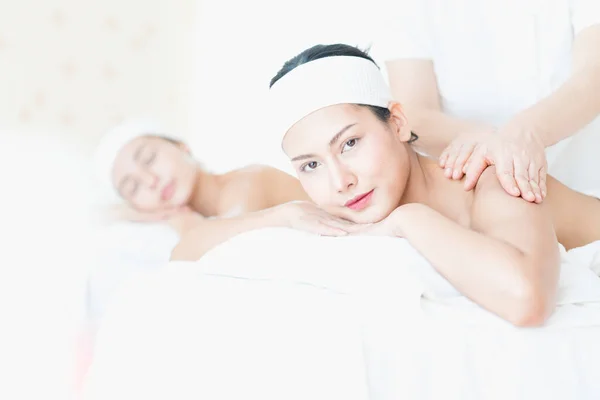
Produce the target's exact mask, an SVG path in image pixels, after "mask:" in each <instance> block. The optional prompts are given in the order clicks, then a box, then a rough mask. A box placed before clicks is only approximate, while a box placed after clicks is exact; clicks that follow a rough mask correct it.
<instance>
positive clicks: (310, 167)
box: [300, 161, 319, 172]
mask: <svg viewBox="0 0 600 400" xmlns="http://www.w3.org/2000/svg"><path fill="white" fill-rule="evenodd" d="M318 166H319V163H318V162H316V161H309V162H307V163H306V164H304V165H302V166H301V167H300V171H302V172H310V171H313V170H314V169H315V168H317V167H318Z"/></svg>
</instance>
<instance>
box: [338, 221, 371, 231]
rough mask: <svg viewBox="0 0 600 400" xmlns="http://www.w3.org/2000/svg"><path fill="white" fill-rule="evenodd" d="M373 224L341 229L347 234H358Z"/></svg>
mask: <svg viewBox="0 0 600 400" xmlns="http://www.w3.org/2000/svg"><path fill="white" fill-rule="evenodd" d="M372 225H373V224H354V223H353V224H349V225H345V226H343V227H341V229H343V230H345V231H346V232H348V233H354V232H360V231H361V230H365V229H368V228H369V227H370V226H372Z"/></svg>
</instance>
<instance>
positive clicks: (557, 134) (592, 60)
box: [514, 24, 600, 147]
mask: <svg viewBox="0 0 600 400" xmlns="http://www.w3.org/2000/svg"><path fill="white" fill-rule="evenodd" d="M598 114H600V24H598V25H593V26H591V27H588V28H586V29H584V30H582V31H581V32H580V33H579V34H578V35H577V36H576V37H575V41H574V43H573V73H572V75H571V77H570V78H569V79H568V80H567V81H566V82H565V83H564V84H563V85H561V86H560V87H559V88H558V89H557V90H556V91H555V92H554V93H552V94H551V95H550V96H548V97H546V98H544V99H542V100H541V101H539V102H538V103H537V104H535V105H533V106H532V107H530V108H528V109H525V110H523V111H522V112H520V113H519V114H517V115H516V116H515V118H514V122H515V123H516V124H517V125H520V126H523V127H527V128H528V129H531V130H533V131H534V132H535V134H536V136H537V137H538V139H539V140H540V141H541V142H542V143H543V144H544V146H546V147H547V146H551V145H553V144H555V143H557V142H559V141H561V140H562V139H565V138H567V137H569V136H572V135H573V134H575V133H577V131H579V130H580V129H581V128H583V127H585V126H586V125H587V124H588V123H590V122H591V121H592V120H593V119H594V118H595V117H596V116H597V115H598Z"/></svg>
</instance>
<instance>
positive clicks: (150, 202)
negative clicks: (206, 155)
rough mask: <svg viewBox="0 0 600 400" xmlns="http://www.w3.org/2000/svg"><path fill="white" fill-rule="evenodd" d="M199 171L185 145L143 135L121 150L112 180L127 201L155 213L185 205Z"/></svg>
mask: <svg viewBox="0 0 600 400" xmlns="http://www.w3.org/2000/svg"><path fill="white" fill-rule="evenodd" d="M196 171H197V170H196V165H195V163H194V160H193V159H192V158H191V156H190V155H189V152H188V151H187V149H186V148H185V146H184V145H183V144H177V143H172V142H170V141H168V140H165V139H163V138H160V137H153V136H144V137H139V138H136V139H134V140H132V141H131V142H129V143H127V144H126V145H125V146H124V147H123V148H122V149H121V151H120V152H119V154H118V155H117V158H116V160H115V164H114V168H113V174H112V178H113V184H114V185H115V187H116V188H117V190H118V192H119V194H120V195H121V196H122V197H123V198H124V199H125V200H126V201H127V202H129V203H130V204H131V205H132V206H133V207H135V208H137V209H138V210H141V211H149V212H152V211H159V210H163V209H168V208H173V207H180V206H183V205H186V204H187V203H188V202H189V200H190V198H191V196H192V194H193V190H194V185H195V182H196Z"/></svg>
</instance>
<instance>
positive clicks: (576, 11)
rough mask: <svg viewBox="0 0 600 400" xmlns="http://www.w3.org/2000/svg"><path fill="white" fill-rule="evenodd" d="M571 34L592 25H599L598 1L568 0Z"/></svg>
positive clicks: (599, 2)
mask: <svg viewBox="0 0 600 400" xmlns="http://www.w3.org/2000/svg"><path fill="white" fill-rule="evenodd" d="M569 6H570V11H571V23H572V25H573V32H574V34H575V35H577V34H578V33H579V32H581V31H582V30H584V29H585V28H588V27H590V26H592V25H596V24H600V0H570V4H569Z"/></svg>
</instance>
